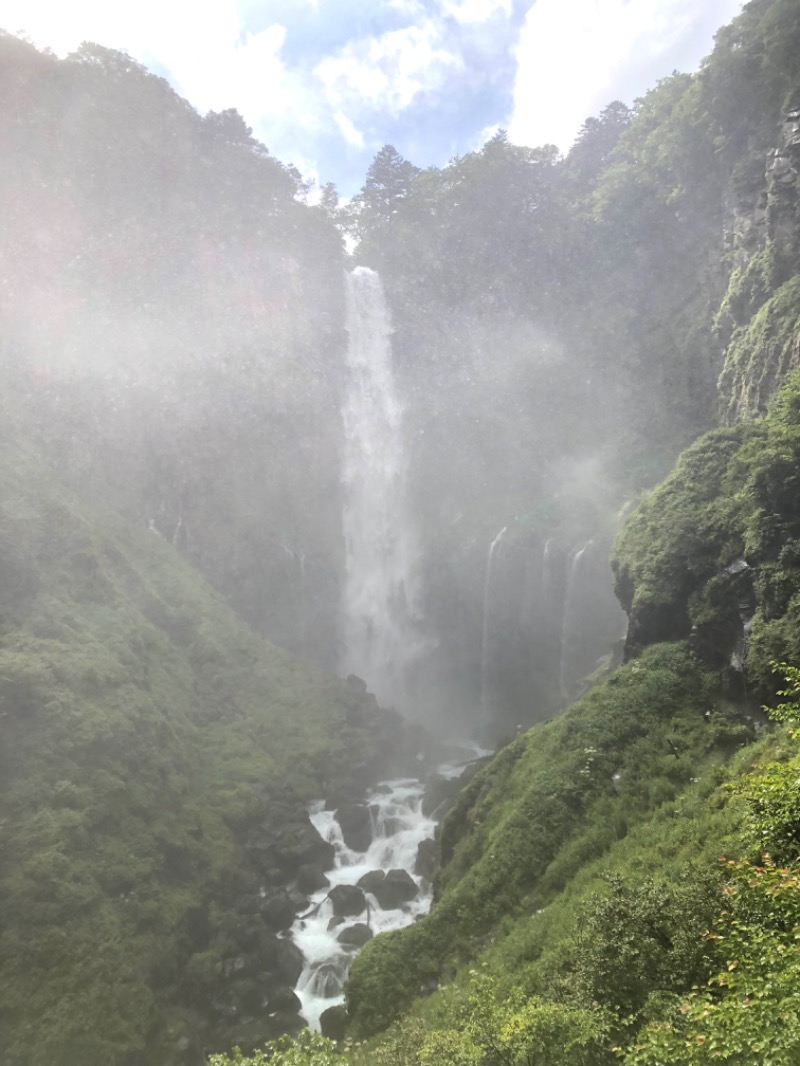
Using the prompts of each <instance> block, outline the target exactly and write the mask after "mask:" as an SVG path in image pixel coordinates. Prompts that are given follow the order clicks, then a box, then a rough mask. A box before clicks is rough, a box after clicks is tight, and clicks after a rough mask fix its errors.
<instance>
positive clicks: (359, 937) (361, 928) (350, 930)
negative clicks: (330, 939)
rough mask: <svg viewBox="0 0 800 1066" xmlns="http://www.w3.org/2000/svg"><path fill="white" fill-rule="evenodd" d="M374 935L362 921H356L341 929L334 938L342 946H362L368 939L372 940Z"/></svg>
mask: <svg viewBox="0 0 800 1066" xmlns="http://www.w3.org/2000/svg"><path fill="white" fill-rule="evenodd" d="M374 935H375V934H374V933H373V932H372V930H371V929H370V927H369V926H368V925H366V924H365V923H364V922H356V924H355V925H348V926H347V928H346V929H343V930H342V931H341V933H339V935H338V936H337V938H336V939H337V940H338V941H339V943H340V944H342V945H343V946H344V947H347V948H363V947H364V945H365V944H366V942H367V941H368V940H372V938H373V936H374Z"/></svg>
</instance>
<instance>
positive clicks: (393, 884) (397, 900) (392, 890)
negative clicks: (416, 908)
mask: <svg viewBox="0 0 800 1066" xmlns="http://www.w3.org/2000/svg"><path fill="white" fill-rule="evenodd" d="M372 894H373V895H374V896H375V898H376V899H377V901H378V903H379V905H380V907H381V908H382V909H383V910H385V911H392V910H397V909H398V908H399V907H402V906H403V904H404V903H410V902H411V900H412V899H416V898H417V895H418V894H419V888H418V887H417V884H416V882H415V881H414V878H413V877H412V876H411V874H410V873H408V871H407V870H390V871H389V872H388V874H387V875H386V876H385V877H384V879H383V880H382V881H381V883H380V884H379V885H376V887H375V888H374V889H373V893H372Z"/></svg>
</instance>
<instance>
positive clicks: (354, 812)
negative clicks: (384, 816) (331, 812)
mask: <svg viewBox="0 0 800 1066" xmlns="http://www.w3.org/2000/svg"><path fill="white" fill-rule="evenodd" d="M336 821H337V822H338V823H339V825H340V826H341V828H342V838H343V840H344V842H345V844H346V845H347V846H348V848H351V849H352V850H353V851H360V852H363V851H366V850H367V849H368V848H369V846H370V844H371V843H372V818H371V816H370V811H369V807H367V806H365V805H364V804H363V803H349V804H347V805H346V806H344V807H339V809H338V810H337V811H336Z"/></svg>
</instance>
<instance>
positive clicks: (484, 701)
mask: <svg viewBox="0 0 800 1066" xmlns="http://www.w3.org/2000/svg"><path fill="white" fill-rule="evenodd" d="M507 529H508V526H503V528H502V529H501V530H500V532H499V533H498V534H497V536H496V537H495V538H494V540H493V541H492V543H491V544H490V545H489V551H488V554H487V556H486V576H485V577H484V580H483V633H482V634H481V707H482V708H483V710H484V711H485V712H487V713H488V711H489V623H490V608H491V597H492V563H493V561H494V553H495V549H496V548H497V545H498V544H499V543H500V541H501V540H502V539H503V537H504V536H505V534H506V531H507Z"/></svg>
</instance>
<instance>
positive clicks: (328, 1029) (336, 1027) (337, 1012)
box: [319, 1003, 347, 1040]
mask: <svg viewBox="0 0 800 1066" xmlns="http://www.w3.org/2000/svg"><path fill="white" fill-rule="evenodd" d="M319 1028H320V1032H321V1033H322V1035H323V1036H325V1037H327V1038H328V1040H344V1038H345V1036H346V1035H347V1008H346V1007H345V1006H344V1005H343V1004H341V1003H339V1004H337V1005H336V1006H335V1007H328V1009H327V1010H324V1011H323V1012H322V1014H320V1016H319Z"/></svg>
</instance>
